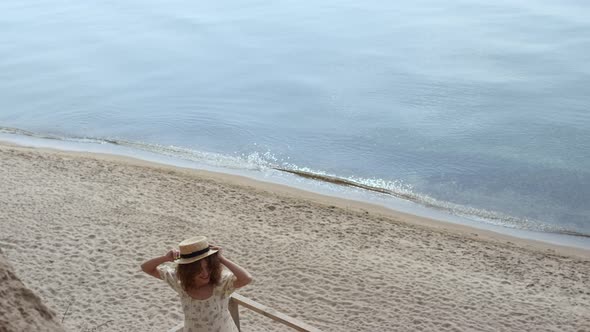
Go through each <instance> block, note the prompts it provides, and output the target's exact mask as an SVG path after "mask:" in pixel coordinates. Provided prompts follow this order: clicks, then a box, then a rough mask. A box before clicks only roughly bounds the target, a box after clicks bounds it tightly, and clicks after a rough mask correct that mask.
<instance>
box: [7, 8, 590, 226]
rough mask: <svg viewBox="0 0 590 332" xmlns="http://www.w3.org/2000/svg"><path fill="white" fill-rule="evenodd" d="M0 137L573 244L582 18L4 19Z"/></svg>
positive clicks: (581, 162) (377, 13) (585, 25)
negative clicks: (156, 160)
mask: <svg viewBox="0 0 590 332" xmlns="http://www.w3.org/2000/svg"><path fill="white" fill-rule="evenodd" d="M0 127H2V128H3V129H0V131H2V132H4V133H17V134H24V135H38V136H51V137H54V138H58V139H64V140H66V141H71V140H78V141H84V140H88V139H90V141H92V140H99V141H100V140H109V141H111V142H117V143H118V144H125V145H128V146H132V147H134V148H137V149H143V150H151V151H156V152H158V153H165V154H168V155H175V154H177V155H178V157H179V158H187V156H192V157H195V158H197V157H198V158H201V159H203V158H204V159H207V158H209V159H210V160H209V162H210V163H213V164H214V163H218V164H220V165H223V164H224V160H226V159H227V160H232V161H233V162H232V164H231V167H238V168H239V167H242V166H240V163H243V167H246V168H247V167H252V164H254V165H258V166H259V167H261V168H264V167H277V168H282V169H288V170H296V171H304V172H308V173H313V174H322V175H327V176H329V177H330V178H329V179H331V178H332V177H336V178H341V179H345V180H346V181H350V182H351V183H355V184H360V185H362V186H368V187H372V188H375V189H377V190H384V189H385V190H387V191H388V192H389V193H391V194H393V195H395V196H401V197H403V198H405V199H409V200H412V201H414V202H416V203H418V204H422V205H425V206H427V207H429V208H432V209H438V210H443V211H446V212H450V213H453V214H460V215H463V216H467V217H469V218H472V219H473V220H476V221H477V222H482V223H497V224H502V225H505V226H508V227H515V228H527V229H533V230H543V231H549V232H564V233H579V234H585V235H590V204H589V203H590V2H587V1H541V0H539V1H526V0H525V1H496V2H494V3H493V4H491V3H490V2H489V1H477V0H476V1H472V0H471V1H460V0H450V1H434V0H422V1H385V0H381V1H375V0H369V1H361V2H359V1H334V0H327V1H321V2H311V1H275V2H271V1H248V0H245V1H244V0H240V1H235V0H229V1H216V2H211V1H146V0H142V1H132V0H129V1H78V2H72V1H65V0H40V1H17V0H3V1H1V2H0ZM19 130H23V131H26V132H21V131H19Z"/></svg>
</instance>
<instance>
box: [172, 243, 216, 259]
mask: <svg viewBox="0 0 590 332" xmlns="http://www.w3.org/2000/svg"><path fill="white" fill-rule="evenodd" d="M178 249H179V250H180V258H179V259H178V260H177V261H176V262H177V263H178V264H189V263H192V262H196V261H198V260H199V259H202V258H205V257H207V256H211V255H213V254H214V253H216V252H217V250H213V249H209V242H207V238H206V237H204V236H195V237H191V238H190V239H186V240H184V241H182V242H180V243H179V244H178Z"/></svg>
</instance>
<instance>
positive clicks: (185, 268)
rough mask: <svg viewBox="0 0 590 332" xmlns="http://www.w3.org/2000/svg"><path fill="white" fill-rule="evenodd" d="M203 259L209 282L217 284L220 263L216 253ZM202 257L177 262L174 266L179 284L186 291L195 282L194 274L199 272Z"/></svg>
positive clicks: (219, 274) (219, 275)
mask: <svg viewBox="0 0 590 332" xmlns="http://www.w3.org/2000/svg"><path fill="white" fill-rule="evenodd" d="M203 259H206V260H207V266H208V267H209V283H210V284H213V285H217V284H219V280H220V279H221V263H220V262H219V257H217V253H215V254H213V255H211V256H207V257H205V258H203ZM203 259H199V260H198V261H195V262H192V263H189V264H178V265H177V266H176V273H177V275H178V279H179V280H180V285H181V286H182V289H184V290H185V291H187V292H188V291H189V290H190V289H191V288H193V286H194V284H195V276H197V275H198V274H199V273H201V261H202V260H203Z"/></svg>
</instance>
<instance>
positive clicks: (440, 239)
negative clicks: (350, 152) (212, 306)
mask: <svg viewBox="0 0 590 332" xmlns="http://www.w3.org/2000/svg"><path fill="white" fill-rule="evenodd" d="M0 183H1V185H0V248H1V249H2V250H3V252H4V255H5V256H6V257H7V258H8V259H9V261H10V262H12V265H13V267H14V269H15V271H16V273H17V275H18V276H19V277H20V278H21V279H22V281H23V282H24V283H25V284H26V285H27V286H28V287H29V288H31V289H32V290H33V291H34V292H36V293H37V294H38V295H39V296H40V297H41V299H42V300H43V301H44V302H45V303H46V304H47V305H48V306H49V307H50V308H51V309H52V310H53V311H55V312H56V313H57V316H58V318H59V320H60V321H61V319H63V321H64V323H63V325H64V327H65V328H66V330H69V331H90V330H92V331H166V330H167V329H169V328H170V327H172V326H174V325H176V324H178V323H180V322H181V320H182V314H181V311H180V308H179V305H178V302H177V299H176V297H175V295H174V293H173V292H172V290H170V289H169V288H168V287H167V286H166V285H165V284H164V283H162V282H158V280H156V279H154V278H151V277H148V276H146V275H144V274H142V273H141V271H140V269H139V264H140V263H141V262H142V261H143V260H145V259H148V258H151V257H153V256H155V255H160V254H164V253H165V252H166V251H167V250H168V249H170V248H172V247H173V246H174V245H175V244H176V243H177V242H179V241H180V240H182V239H183V238H185V237H188V236H191V235H196V234H204V235H207V236H209V237H210V239H211V240H212V242H214V243H216V244H219V245H222V246H224V247H225V250H226V255H227V256H228V257H229V258H231V259H233V260H234V261H236V262H238V263H240V264H241V265H242V266H244V267H246V268H247V269H248V270H249V271H251V273H252V274H253V275H254V277H255V282H254V283H253V284H251V285H249V286H247V287H245V288H244V289H242V290H240V294H242V295H244V296H247V297H250V298H252V299H254V300H256V301H258V302H260V303H262V304H264V305H267V306H269V307H272V308H274V309H277V310H279V311H282V312H284V313H286V314H288V315H290V316H293V317H296V318H298V319H300V320H303V321H305V322H306V323H309V324H311V325H313V326H316V327H318V328H320V329H322V330H324V331H590V254H589V253H588V251H583V250H572V249H567V248H560V247H554V246H549V245H543V244H539V243H535V242H531V241H524V240H518V239H513V238H509V237H506V236H501V235H495V234H493V233H488V232H484V231H480V230H475V229H470V228H466V227H462V226H454V225H449V224H445V223H442V222H432V221H429V220H426V219H421V218H417V217H412V216H408V215H403V214H400V213H396V212H394V211H388V210H385V209H382V208H378V207H374V206H370V205H367V204H362V203H355V202H350V201H345V200H341V199H335V198H329V197H323V196H320V195H315V194H311V193H306V192H302V191H298V190H294V189H290V188H286V187H282V186H277V185H271V184H265V183H259V182H256V181H253V180H249V179H244V178H239V177H234V176H228V175H221V174H215V173H207V172H200V171H194V170H184V169H179V168H174V167H170V166H163V165H156V164H149V163H146V162H142V161H138V160H133V159H128V158H121V157H114V156H104V155H90V154H80V153H71V152H58V151H49V150H42V149H32V148H24V147H15V146H10V145H0ZM68 307H69V309H68ZM66 311H67V312H66ZM241 315H242V327H243V328H244V331H275V330H280V331H281V330H284V331H287V329H284V328H282V327H281V326H279V325H277V324H276V323H273V322H271V321H270V320H269V319H267V318H265V317H261V316H259V315H256V314H253V313H250V312H248V311H247V310H244V309H242V310H241Z"/></svg>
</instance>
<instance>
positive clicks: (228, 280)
mask: <svg viewBox="0 0 590 332" xmlns="http://www.w3.org/2000/svg"><path fill="white" fill-rule="evenodd" d="M236 280H237V278H236V276H235V275H234V274H233V273H231V272H230V271H227V270H225V271H224V272H223V273H222V275H221V284H220V288H221V293H222V295H223V296H225V297H227V296H230V295H231V293H233V292H234V291H235V290H236V288H235V287H234V283H235V282H236Z"/></svg>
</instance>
